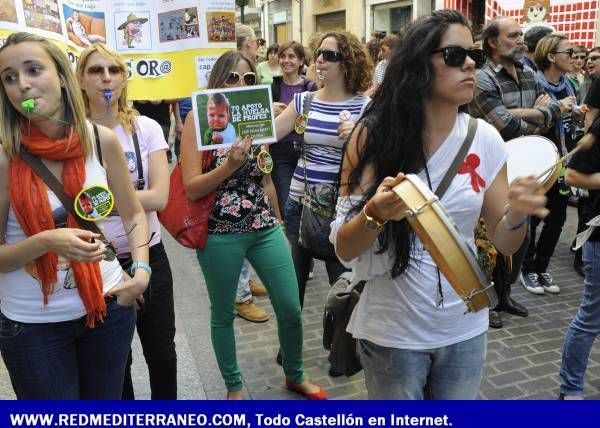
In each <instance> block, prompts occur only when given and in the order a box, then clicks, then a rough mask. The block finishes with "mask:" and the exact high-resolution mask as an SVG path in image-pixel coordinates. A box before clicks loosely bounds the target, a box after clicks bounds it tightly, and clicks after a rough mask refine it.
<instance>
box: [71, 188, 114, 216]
mask: <svg viewBox="0 0 600 428" xmlns="http://www.w3.org/2000/svg"><path fill="white" fill-rule="evenodd" d="M114 204H115V199H114V197H113V194H112V192H111V191H110V190H108V189H107V188H106V187H103V186H90V187H86V188H85V189H83V190H82V191H81V192H79V193H78V194H77V196H76V197H75V202H74V206H75V213H77V215H78V216H79V217H81V218H82V219H84V220H88V221H98V220H102V219H103V218H104V217H106V216H107V215H108V214H110V212H111V211H112V209H113V205H114Z"/></svg>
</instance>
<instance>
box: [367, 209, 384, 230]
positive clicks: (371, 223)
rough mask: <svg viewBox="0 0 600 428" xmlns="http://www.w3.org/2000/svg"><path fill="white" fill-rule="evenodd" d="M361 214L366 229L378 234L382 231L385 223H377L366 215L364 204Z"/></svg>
mask: <svg viewBox="0 0 600 428" xmlns="http://www.w3.org/2000/svg"><path fill="white" fill-rule="evenodd" d="M362 213H363V216H364V217H365V226H366V228H367V229H371V230H374V231H376V232H380V231H381V229H383V226H384V225H385V224H386V223H387V222H385V221H384V222H379V221H377V220H375V219H374V218H373V217H371V216H370V215H369V214H367V204H365V206H364V207H363V210H362Z"/></svg>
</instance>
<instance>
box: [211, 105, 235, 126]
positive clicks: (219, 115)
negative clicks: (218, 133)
mask: <svg viewBox="0 0 600 428" xmlns="http://www.w3.org/2000/svg"><path fill="white" fill-rule="evenodd" d="M206 116H207V120H208V126H210V127H211V128H213V129H224V128H226V127H227V122H229V110H228V108H227V105H225V104H221V105H218V106H217V105H215V104H214V103H213V102H209V103H208V104H207V105H206Z"/></svg>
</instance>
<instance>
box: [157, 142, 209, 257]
mask: <svg viewBox="0 0 600 428" xmlns="http://www.w3.org/2000/svg"><path fill="white" fill-rule="evenodd" d="M204 154H205V156H204V159H203V162H202V163H203V169H204V170H206V169H207V166H208V165H210V162H211V160H212V152H210V151H208V152H205V153H204ZM216 197H217V191H216V190H213V191H212V192H210V193H209V194H207V195H205V196H203V197H201V198H200V199H198V200H197V201H191V200H190V199H189V198H188V197H187V195H186V194H185V188H184V187H183V176H182V172H181V166H180V165H179V164H177V165H176V166H175V168H174V169H173V171H172V172H171V178H170V184H169V201H168V202H167V206H166V207H165V209H163V210H162V211H159V212H158V220H159V221H160V223H161V224H162V225H163V227H164V228H165V229H166V230H167V232H169V233H170V234H171V236H173V238H175V240H176V241H177V242H179V243H180V244H181V245H183V246H184V247H188V248H193V249H196V250H202V249H203V248H204V246H205V245H206V238H207V237H208V219H209V218H210V214H211V213H212V210H213V207H214V206H215V199H216Z"/></svg>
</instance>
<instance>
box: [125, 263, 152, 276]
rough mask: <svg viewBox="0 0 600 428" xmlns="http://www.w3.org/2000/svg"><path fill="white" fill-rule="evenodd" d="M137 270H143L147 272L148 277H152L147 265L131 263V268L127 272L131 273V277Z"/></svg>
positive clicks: (150, 269)
mask: <svg viewBox="0 0 600 428" xmlns="http://www.w3.org/2000/svg"><path fill="white" fill-rule="evenodd" d="M137 268H140V269H144V270H145V271H146V272H148V275H152V268H151V267H150V265H149V264H148V263H145V262H133V263H131V267H130V268H129V272H130V273H131V276H134V275H135V271H136V270H137Z"/></svg>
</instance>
